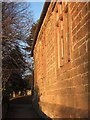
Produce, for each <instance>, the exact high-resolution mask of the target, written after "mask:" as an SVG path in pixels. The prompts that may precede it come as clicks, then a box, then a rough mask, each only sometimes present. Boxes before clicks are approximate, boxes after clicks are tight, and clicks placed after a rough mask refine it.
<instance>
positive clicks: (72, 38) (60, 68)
mask: <svg viewBox="0 0 90 120" xmlns="http://www.w3.org/2000/svg"><path fill="white" fill-rule="evenodd" d="M34 62H35V70H34V73H35V74H34V86H35V88H36V87H37V88H38V91H39V95H40V100H39V105H40V107H41V109H42V111H43V112H44V113H45V114H46V115H47V116H49V117H50V118H87V117H88V105H89V103H88V102H89V101H88V92H89V90H88V87H89V86H90V83H89V81H88V80H89V78H90V74H89V71H90V2H69V3H64V2H62V3H61V2H60V3H59V2H58V3H56V4H55V3H54V2H52V3H50V5H49V7H48V10H47V13H46V16H45V18H44V20H43V23H42V26H41V29H40V31H39V34H38V37H37V41H36V44H35V47H34Z"/></svg>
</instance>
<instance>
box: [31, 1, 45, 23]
mask: <svg viewBox="0 0 90 120" xmlns="http://www.w3.org/2000/svg"><path fill="white" fill-rule="evenodd" d="M30 4H31V10H32V11H33V17H34V21H35V22H36V21H37V20H38V19H39V18H40V15H41V12H42V9H43V6H44V2H31V3H30Z"/></svg>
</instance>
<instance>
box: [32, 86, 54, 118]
mask: <svg viewBox="0 0 90 120" xmlns="http://www.w3.org/2000/svg"><path fill="white" fill-rule="evenodd" d="M39 101H40V94H39V88H38V86H36V87H35V89H34V96H33V107H34V108H35V110H36V112H38V114H39V115H40V117H41V118H42V119H46V120H52V119H51V118H49V117H48V116H47V115H46V114H45V113H43V112H42V110H41V107H40V106H39Z"/></svg>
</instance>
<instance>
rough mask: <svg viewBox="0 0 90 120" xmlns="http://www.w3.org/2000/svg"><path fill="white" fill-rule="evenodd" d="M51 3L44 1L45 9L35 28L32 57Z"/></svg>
mask: <svg viewBox="0 0 90 120" xmlns="http://www.w3.org/2000/svg"><path fill="white" fill-rule="evenodd" d="M49 5H50V2H48V0H46V2H45V3H44V7H43V10H42V13H41V16H40V20H39V23H38V25H37V28H36V30H35V36H34V41H33V45H32V49H31V57H33V50H34V46H35V44H36V41H37V37H38V33H39V31H40V28H41V25H42V23H43V20H44V18H45V15H46V12H47V10H48V7H49Z"/></svg>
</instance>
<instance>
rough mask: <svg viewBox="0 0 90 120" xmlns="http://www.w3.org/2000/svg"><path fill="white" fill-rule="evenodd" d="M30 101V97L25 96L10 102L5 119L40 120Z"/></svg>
mask: <svg viewBox="0 0 90 120" xmlns="http://www.w3.org/2000/svg"><path fill="white" fill-rule="evenodd" d="M31 99H32V98H31V97H30V96H25V97H22V98H17V99H13V100H11V101H10V106H9V110H8V113H7V117H6V118H8V120H9V119H10V120H13V119H14V118H28V120H29V119H30V120H31V118H35V119H38V120H40V117H39V115H38V114H37V113H36V111H35V110H34V108H33V106H32V100H31Z"/></svg>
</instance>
